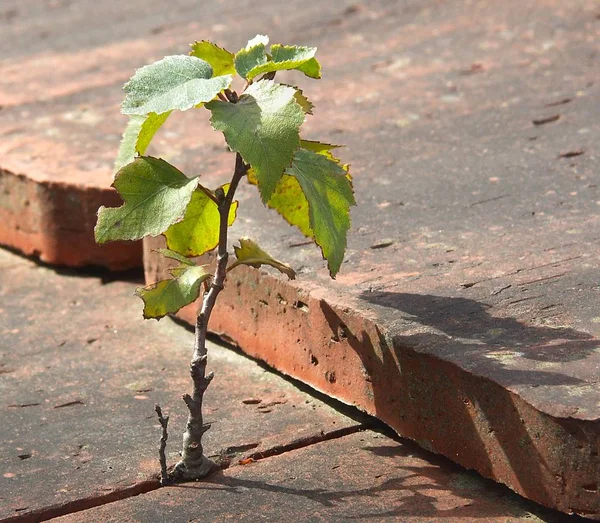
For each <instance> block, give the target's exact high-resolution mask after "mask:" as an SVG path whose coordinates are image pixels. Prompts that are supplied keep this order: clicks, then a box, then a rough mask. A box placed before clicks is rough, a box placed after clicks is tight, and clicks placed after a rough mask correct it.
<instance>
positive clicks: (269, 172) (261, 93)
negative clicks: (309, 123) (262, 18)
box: [206, 80, 304, 201]
mask: <svg viewBox="0 0 600 523" xmlns="http://www.w3.org/2000/svg"><path fill="white" fill-rule="evenodd" d="M295 96H296V90H295V89H293V88H292V87H287V86H284V85H279V84H276V83H275V82H273V81H271V80H261V81H260V82H256V83H254V84H252V85H251V86H250V87H248V89H246V92H245V93H244V94H243V95H242V96H240V99H239V100H238V102H237V103H235V104H232V103H226V102H221V101H213V102H210V103H209V104H207V105H206V107H207V109H209V110H210V111H212V118H211V124H212V126H213V127H214V128H215V129H216V130H218V131H222V132H223V134H224V135H225V139H226V141H227V143H228V145H229V147H231V149H233V150H234V151H235V152H238V153H240V154H241V156H242V158H243V159H244V161H245V162H246V163H248V164H250V165H251V166H252V167H253V168H254V170H255V172H256V177H257V179H258V188H259V190H260V194H261V196H262V199H263V201H268V200H269V198H270V197H271V194H272V193H273V190H274V189H275V186H276V185H277V182H278V181H279V179H280V178H281V176H282V175H283V171H284V169H285V168H286V167H288V166H289V165H290V163H291V161H292V157H293V154H294V151H295V150H296V149H297V148H298V146H299V145H300V137H299V129H300V126H301V125H302V122H303V121H304V111H303V110H302V108H301V107H300V105H298V103H297V102H296V99H295Z"/></svg>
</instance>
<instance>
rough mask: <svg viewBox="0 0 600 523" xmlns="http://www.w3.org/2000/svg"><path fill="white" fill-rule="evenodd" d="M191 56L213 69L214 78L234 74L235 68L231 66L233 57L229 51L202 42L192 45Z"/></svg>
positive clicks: (207, 42)
mask: <svg viewBox="0 0 600 523" xmlns="http://www.w3.org/2000/svg"><path fill="white" fill-rule="evenodd" d="M190 55H191V56H195V57H196V58H200V59H202V60H204V61H205V62H208V63H209V64H210V66H211V67H212V68H213V77H214V76H223V75H226V74H232V75H233V74H235V66H234V64H233V59H234V55H233V53H230V52H229V51H227V50H225V49H223V48H222V47H219V46H218V45H215V44H213V43H212V42H209V41H208V40H202V41H200V42H194V43H193V44H192V51H191V52H190Z"/></svg>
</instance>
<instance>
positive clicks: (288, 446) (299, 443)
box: [230, 423, 371, 468]
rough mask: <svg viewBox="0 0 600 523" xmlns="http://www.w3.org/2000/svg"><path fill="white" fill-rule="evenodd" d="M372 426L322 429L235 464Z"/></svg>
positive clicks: (314, 443)
mask: <svg viewBox="0 0 600 523" xmlns="http://www.w3.org/2000/svg"><path fill="white" fill-rule="evenodd" d="M370 428H371V427H369V426H368V425H365V424H362V423H361V424H359V425H352V426H350V427H343V428H341V429H335V430H331V431H328V432H325V431H321V432H320V433H318V434H312V435H310V436H305V437H303V438H298V439H295V440H292V441H290V442H289V443H284V444H281V445H275V446H273V447H270V448H268V449H265V450H261V451H257V452H253V453H251V454H248V455H246V456H245V457H244V458H243V459H241V460H238V462H237V463H233V464H232V465H231V466H230V468H231V467H233V466H240V465H244V464H245V463H244V462H246V461H248V460H251V461H260V460H263V459H267V458H271V457H273V456H280V455H282V454H285V453H287V452H292V451H294V450H299V449H302V448H306V447H310V446H312V445H316V444H317V443H322V442H324V441H330V440H333V439H339V438H343V437H345V436H349V435H350V434H355V433H357V432H363V431H365V430H369V429H370Z"/></svg>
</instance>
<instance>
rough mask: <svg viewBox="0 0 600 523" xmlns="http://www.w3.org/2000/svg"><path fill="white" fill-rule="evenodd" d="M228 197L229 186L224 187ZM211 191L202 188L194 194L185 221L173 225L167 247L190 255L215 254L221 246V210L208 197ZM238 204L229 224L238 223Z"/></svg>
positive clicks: (233, 204) (233, 205) (230, 214)
mask: <svg viewBox="0 0 600 523" xmlns="http://www.w3.org/2000/svg"><path fill="white" fill-rule="evenodd" d="M222 189H223V191H224V192H225V194H227V191H228V190H229V184H225V185H223V186H222ZM207 192H208V189H205V188H204V187H202V188H201V189H200V190H196V191H195V192H194V194H193V195H192V199H191V201H190V204H189V205H188V207H187V210H186V212H185V216H184V217H183V220H181V221H180V222H179V223H176V224H174V225H171V227H169V229H168V230H167V232H165V238H166V239H167V246H168V247H169V249H173V250H175V251H177V252H179V253H182V254H185V255H186V256H201V255H202V254H204V253H205V252H209V251H212V250H213V249H214V248H215V247H216V246H217V245H218V243H219V223H220V216H219V209H218V207H217V204H216V203H215V202H214V201H213V200H212V199H211V198H210V197H209V196H208V194H207ZM237 207H238V202H233V203H232V205H231V208H230V209H229V220H228V224H229V225H232V224H233V222H234V221H235V217H236V212H237Z"/></svg>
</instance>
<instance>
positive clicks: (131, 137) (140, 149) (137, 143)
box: [114, 111, 171, 171]
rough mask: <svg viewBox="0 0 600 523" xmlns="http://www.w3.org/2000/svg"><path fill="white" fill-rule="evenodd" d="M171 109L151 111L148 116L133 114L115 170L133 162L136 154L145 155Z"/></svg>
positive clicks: (120, 148) (124, 134) (122, 142)
mask: <svg viewBox="0 0 600 523" xmlns="http://www.w3.org/2000/svg"><path fill="white" fill-rule="evenodd" d="M170 114H171V111H167V112H166V113H163V114H156V113H150V114H148V115H146V116H139V115H133V116H131V117H130V118H129V123H128V124H127V127H126V128H125V132H124V133H123V138H122V140H121V145H120V146H119V153H118V155H117V159H116V161H115V167H114V169H115V171H118V170H119V169H121V168H122V167H125V166H126V165H127V164H128V163H130V162H132V161H133V160H134V159H135V157H136V155H140V156H143V155H144V153H145V152H146V149H148V146H149V145H150V142H151V141H152V138H154V135H155V134H156V132H157V131H158V130H159V129H160V127H161V126H162V124H164V123H165V121H166V120H167V118H168V117H169V115H170Z"/></svg>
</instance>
